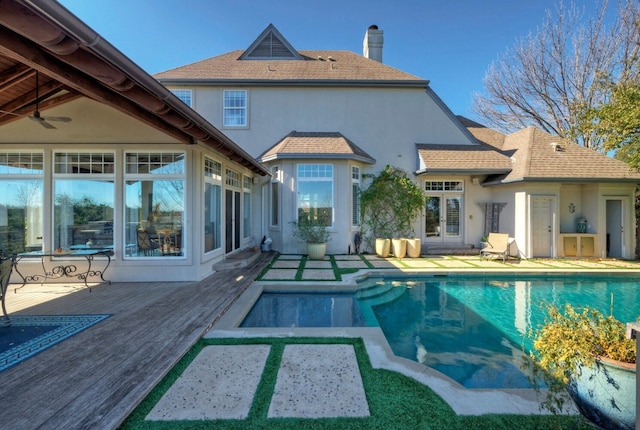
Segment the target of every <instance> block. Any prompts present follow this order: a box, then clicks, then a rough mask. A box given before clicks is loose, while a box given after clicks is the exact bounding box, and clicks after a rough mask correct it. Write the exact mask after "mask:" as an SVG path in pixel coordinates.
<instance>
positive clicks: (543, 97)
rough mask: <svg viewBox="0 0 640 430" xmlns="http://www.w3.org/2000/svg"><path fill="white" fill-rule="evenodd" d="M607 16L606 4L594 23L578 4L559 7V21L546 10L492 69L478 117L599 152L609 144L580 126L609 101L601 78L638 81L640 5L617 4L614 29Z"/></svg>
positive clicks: (630, 0)
mask: <svg viewBox="0 0 640 430" xmlns="http://www.w3.org/2000/svg"><path fill="white" fill-rule="evenodd" d="M607 12H608V3H607V1H606V0H604V1H603V2H602V3H601V4H600V6H599V8H597V13H596V14H595V16H591V17H585V14H584V12H583V11H581V10H580V9H579V8H578V7H577V6H576V5H575V4H573V3H572V4H570V5H569V6H568V7H567V6H565V5H564V4H563V3H559V4H558V6H557V8H556V12H555V15H554V14H552V13H551V12H550V11H548V12H547V17H546V19H545V21H544V22H543V24H542V25H541V27H540V28H538V30H537V31H536V32H535V34H532V33H530V34H529V35H528V36H527V37H526V38H523V39H521V40H520V41H519V42H518V43H517V44H516V46H515V47H514V48H512V49H510V50H507V52H506V53H505V54H504V55H503V56H502V57H500V58H498V60H496V61H495V62H494V63H492V64H491V66H490V67H489V70H488V71H487V72H486V74H485V77H484V86H485V91H484V93H483V94H476V95H475V97H474V101H473V110H474V111H475V113H477V114H478V115H479V116H481V117H482V118H483V119H484V120H485V122H486V123H487V125H490V126H493V127H496V128H498V129H499V130H502V131H505V132H512V131H515V130H517V129H520V128H523V127H527V126H529V125H535V126H537V127H539V128H541V129H542V130H544V131H546V132H549V133H552V134H556V135H558V136H560V137H563V138H568V139H571V140H573V141H575V142H577V143H579V144H582V145H584V146H586V147H588V148H593V149H596V150H599V149H602V144H603V143H604V140H605V137H604V136H603V135H601V134H598V131H597V130H595V129H585V128H584V127H581V121H584V120H585V117H584V112H585V110H588V109H591V108H592V107H595V106H599V105H600V104H602V103H604V102H605V101H606V100H608V99H609V97H610V92H609V91H610V88H607V86H603V85H600V82H601V81H602V79H603V78H607V79H609V80H610V81H611V82H613V83H614V84H617V83H618V82H636V83H637V82H639V77H640V64H639V62H638V58H640V57H639V54H640V31H639V23H640V2H639V1H638V0H620V1H619V3H618V7H617V13H616V14H615V17H614V18H613V19H612V20H611V22H610V23H608V20H607V18H608V15H607Z"/></svg>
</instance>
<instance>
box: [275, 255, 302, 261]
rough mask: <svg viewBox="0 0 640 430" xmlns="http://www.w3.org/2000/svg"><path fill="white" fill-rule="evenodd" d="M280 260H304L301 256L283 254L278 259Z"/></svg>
mask: <svg viewBox="0 0 640 430" xmlns="http://www.w3.org/2000/svg"><path fill="white" fill-rule="evenodd" d="M278 260H302V255H299V254H283V255H280V256H279V257H278Z"/></svg>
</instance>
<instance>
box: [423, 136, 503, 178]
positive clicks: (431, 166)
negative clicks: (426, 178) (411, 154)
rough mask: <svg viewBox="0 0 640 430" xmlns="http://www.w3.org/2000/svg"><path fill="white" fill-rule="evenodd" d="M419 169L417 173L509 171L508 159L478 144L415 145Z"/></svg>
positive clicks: (493, 149) (494, 150) (482, 144)
mask: <svg viewBox="0 0 640 430" xmlns="http://www.w3.org/2000/svg"><path fill="white" fill-rule="evenodd" d="M416 147H417V149H418V155H419V157H420V161H421V169H420V170H419V171H418V173H434V172H438V173H444V172H457V173H463V172H466V173H475V174H487V175H489V174H499V173H503V174H504V173H507V172H509V171H510V170H511V167H512V166H511V161H510V160H509V157H506V156H504V155H503V154H501V153H500V152H499V151H497V150H496V148H494V147H492V146H490V145H487V144H484V143H478V144H476V145H445V144H439V145H436V144H417V145H416Z"/></svg>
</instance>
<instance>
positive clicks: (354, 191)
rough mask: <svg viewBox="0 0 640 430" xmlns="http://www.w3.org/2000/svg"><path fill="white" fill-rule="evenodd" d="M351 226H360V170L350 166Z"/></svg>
mask: <svg viewBox="0 0 640 430" xmlns="http://www.w3.org/2000/svg"><path fill="white" fill-rule="evenodd" d="M351 225H353V226H359V225H360V168H359V167H356V166H351Z"/></svg>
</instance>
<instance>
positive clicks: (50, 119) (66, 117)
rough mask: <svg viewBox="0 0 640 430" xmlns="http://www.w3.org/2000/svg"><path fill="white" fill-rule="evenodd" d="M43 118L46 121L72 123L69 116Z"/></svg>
mask: <svg viewBox="0 0 640 430" xmlns="http://www.w3.org/2000/svg"><path fill="white" fill-rule="evenodd" d="M41 118H43V119H44V120H46V121H57V122H71V118H69V117H68V116H43V117H41Z"/></svg>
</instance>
